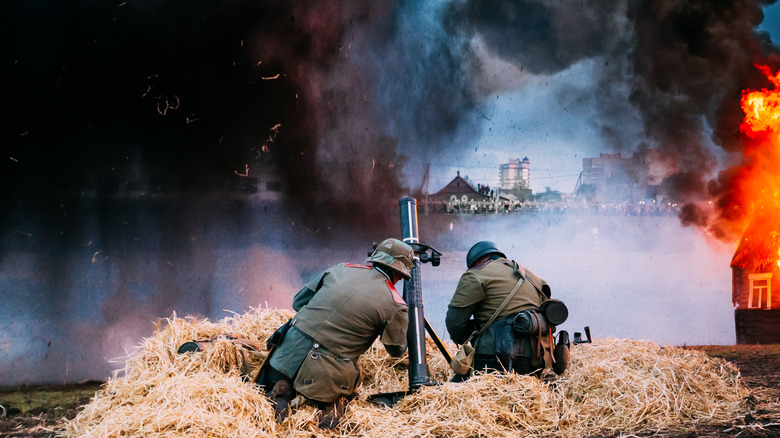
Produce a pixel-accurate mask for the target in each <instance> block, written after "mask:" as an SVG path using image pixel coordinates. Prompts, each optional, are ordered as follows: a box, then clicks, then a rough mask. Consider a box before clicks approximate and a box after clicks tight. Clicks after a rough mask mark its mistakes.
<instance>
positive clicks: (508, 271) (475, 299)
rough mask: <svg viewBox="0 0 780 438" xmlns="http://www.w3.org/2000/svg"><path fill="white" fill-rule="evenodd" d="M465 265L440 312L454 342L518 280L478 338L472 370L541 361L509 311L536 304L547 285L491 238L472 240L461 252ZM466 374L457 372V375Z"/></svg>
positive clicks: (528, 366)
mask: <svg viewBox="0 0 780 438" xmlns="http://www.w3.org/2000/svg"><path fill="white" fill-rule="evenodd" d="M466 266H467V267H468V270H467V271H466V272H464V273H463V275H462V276H461V277H460V280H459V281H458V286H457V287H456V289H455V294H454V295H453V297H452V300H451V301H450V304H449V306H448V309H447V315H446V317H445V323H446V325H447V331H448V332H449V334H450V338H451V339H452V340H453V341H454V342H455V343H456V344H463V343H465V342H466V340H467V339H468V338H469V336H470V335H471V334H472V333H473V332H475V331H477V330H479V329H480V328H481V327H482V326H483V325H484V324H485V323H486V322H487V321H488V320H489V319H490V317H491V316H492V315H493V314H494V313H495V311H496V310H498V308H499V307H500V305H501V303H502V302H503V301H504V300H505V299H506V298H507V296H508V295H509V293H510V292H511V291H512V289H513V288H514V287H515V285H516V284H517V282H518V279H519V278H520V276H522V277H523V278H524V279H525V281H523V282H522V284H521V285H520V287H519V289H518V290H517V292H516V293H515V295H514V297H513V298H512V299H511V300H510V301H509V302H508V303H507V305H506V307H504V309H502V310H501V312H500V314H499V315H498V316H497V317H496V319H495V320H494V322H493V323H492V324H491V325H490V327H488V328H487V330H486V331H485V332H484V333H483V334H482V335H481V336H480V337H479V338H478V339H472V340H471V343H472V345H474V346H475V349H476V354H475V356H474V364H473V368H474V370H477V371H493V370H497V371H509V370H514V371H515V372H517V373H521V374H527V373H531V372H534V371H536V370H537V369H539V368H541V367H543V365H541V366H539V364H538V363H537V364H533V363H532V357H533V356H534V354H536V353H537V352H535V351H534V347H537V345H532V342H531V341H532V340H533V339H531V337H530V336H521V335H519V334H518V333H516V332H515V331H513V330H512V326H511V325H512V323H513V320H514V317H515V316H516V315H517V314H518V313H519V312H521V311H523V310H526V309H537V308H539V307H540V306H541V305H542V303H543V302H544V301H545V300H546V299H547V298H549V297H550V286H549V285H548V284H547V282H545V281H544V280H542V279H541V278H539V277H537V276H536V275H535V274H534V273H533V272H531V271H529V270H527V269H525V268H524V267H523V266H521V265H519V264H518V263H516V262H515V261H513V260H508V259H507V258H506V256H505V255H504V253H502V252H501V251H500V250H499V249H498V248H497V247H496V245H495V243H493V242H490V241H482V242H478V243H476V244H474V246H472V247H471V249H469V252H468V253H467V255H466ZM468 377H469V375H456V376H455V378H454V379H453V381H462V380H465V379H467V378H468Z"/></svg>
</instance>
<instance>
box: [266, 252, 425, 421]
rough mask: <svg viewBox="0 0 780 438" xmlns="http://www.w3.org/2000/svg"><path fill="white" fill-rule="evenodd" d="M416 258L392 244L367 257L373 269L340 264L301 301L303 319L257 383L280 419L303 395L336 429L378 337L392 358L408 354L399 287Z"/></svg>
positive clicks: (296, 303) (297, 302)
mask: <svg viewBox="0 0 780 438" xmlns="http://www.w3.org/2000/svg"><path fill="white" fill-rule="evenodd" d="M413 256H414V253H413V250H412V248H411V247H410V246H409V245H407V244H405V243H403V242H401V241H400V240H397V239H387V240H385V241H383V242H382V243H380V244H379V245H377V247H376V249H375V250H374V252H373V253H372V254H371V256H369V257H368V259H366V262H370V263H371V265H358V264H351V263H341V264H338V265H336V266H333V267H331V268H329V269H327V270H326V271H325V272H323V273H321V274H320V275H318V276H317V277H316V278H315V279H314V280H312V281H311V282H309V283H308V284H307V285H306V286H305V287H304V288H303V289H301V290H300V291H299V292H298V293H297V294H296V295H295V298H294V299H293V309H294V310H295V311H296V312H297V314H296V315H295V317H293V318H292V319H291V320H290V322H289V329H288V330H287V332H286V334H285V335H284V338H283V339H282V340H281V343H280V344H279V345H278V347H276V350H275V351H274V353H273V355H272V356H271V358H270V361H269V363H268V365H266V366H264V367H263V369H262V370H261V373H260V375H259V376H258V379H257V383H258V384H259V385H261V386H263V387H264V388H265V390H266V391H268V392H267V395H268V396H269V398H271V400H272V401H273V402H274V403H275V410H276V419H277V421H282V420H284V419H285V418H287V416H288V415H289V404H290V401H291V400H292V399H293V398H294V397H295V396H296V394H301V395H303V396H304V397H305V398H307V399H309V400H312V401H314V402H315V403H317V405H318V407H319V408H320V420H319V423H320V427H324V428H334V427H335V426H336V425H337V424H338V421H339V419H340V418H341V416H342V415H343V414H344V410H345V408H346V405H347V403H348V402H349V401H350V400H352V399H353V398H354V397H355V396H356V395H357V393H356V392H355V389H356V388H357V386H358V385H360V383H361V371H360V368H359V367H358V365H357V360H358V357H360V355H361V354H363V353H364V352H365V351H366V350H368V348H369V347H371V345H372V344H373V343H374V340H375V339H376V338H377V336H380V340H381V342H382V344H384V346H385V349H386V350H387V352H388V353H389V354H390V355H391V356H394V357H398V356H401V355H402V354H403V353H404V352H405V351H406V347H407V341H406V330H407V328H408V325H409V319H408V309H407V306H406V303H405V302H404V300H403V298H402V297H401V295H400V294H399V293H398V292H397V291H396V290H395V286H394V285H395V283H396V282H398V280H400V279H401V278H404V279H406V280H408V279H409V278H410V275H411V270H412V259H413ZM269 390H270V391H269Z"/></svg>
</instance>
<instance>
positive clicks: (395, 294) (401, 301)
mask: <svg viewBox="0 0 780 438" xmlns="http://www.w3.org/2000/svg"><path fill="white" fill-rule="evenodd" d="M386 283H387V287H389V288H390V294H391V295H393V301H394V302H396V303H398V304H406V301H404V297H402V296H401V294H399V293H398V291H397V290H395V286H394V285H393V283H391V282H390V280H388V281H387V282H386Z"/></svg>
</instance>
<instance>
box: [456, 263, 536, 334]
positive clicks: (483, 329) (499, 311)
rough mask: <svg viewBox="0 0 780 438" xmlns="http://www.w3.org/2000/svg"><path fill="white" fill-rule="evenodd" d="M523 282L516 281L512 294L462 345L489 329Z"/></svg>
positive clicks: (520, 279)
mask: <svg viewBox="0 0 780 438" xmlns="http://www.w3.org/2000/svg"><path fill="white" fill-rule="evenodd" d="M523 281H524V279H523V277H520V278H518V279H517V283H515V287H514V288H513V289H512V292H509V295H507V296H506V298H504V302H502V303H501V305H500V306H498V309H496V311H495V312H493V315H492V316H491V317H490V319H489V320H488V322H486V323H485V325H483V326H482V328H481V329H479V331H478V332H477V331H475V332H473V333H472V334H471V336H469V338H468V339H467V340H466V342H464V344H468V343H469V341H471V340H472V339H473V338H474V337H480V336H482V333H485V330H487V329H488V327H490V324H493V321H495V320H496V317H497V316H498V314H499V313H501V311H502V310H504V307H506V305H507V304H509V301H510V300H511V299H512V297H514V296H515V293H517V290H518V289H520V285H521V284H523Z"/></svg>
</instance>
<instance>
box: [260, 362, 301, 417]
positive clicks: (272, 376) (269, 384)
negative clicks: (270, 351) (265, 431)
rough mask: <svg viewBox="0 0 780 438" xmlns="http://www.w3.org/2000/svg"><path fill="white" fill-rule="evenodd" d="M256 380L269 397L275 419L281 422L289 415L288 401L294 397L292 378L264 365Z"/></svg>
mask: <svg viewBox="0 0 780 438" xmlns="http://www.w3.org/2000/svg"><path fill="white" fill-rule="evenodd" d="M261 373H262V374H261V375H260V377H259V378H258V380H257V383H258V385H260V387H261V388H263V389H262V391H264V392H265V395H266V396H267V397H268V398H269V399H271V403H272V404H273V406H274V412H275V416H276V421H278V422H282V421H284V419H285V418H287V417H288V416H289V415H290V402H291V401H292V399H294V398H295V390H294V389H293V382H292V380H291V379H290V378H289V377H287V376H285V375H284V374H282V373H281V372H279V371H278V370H276V369H275V368H274V367H272V366H270V365H266V366H265V367H264V368H263V370H262V371H261Z"/></svg>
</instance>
